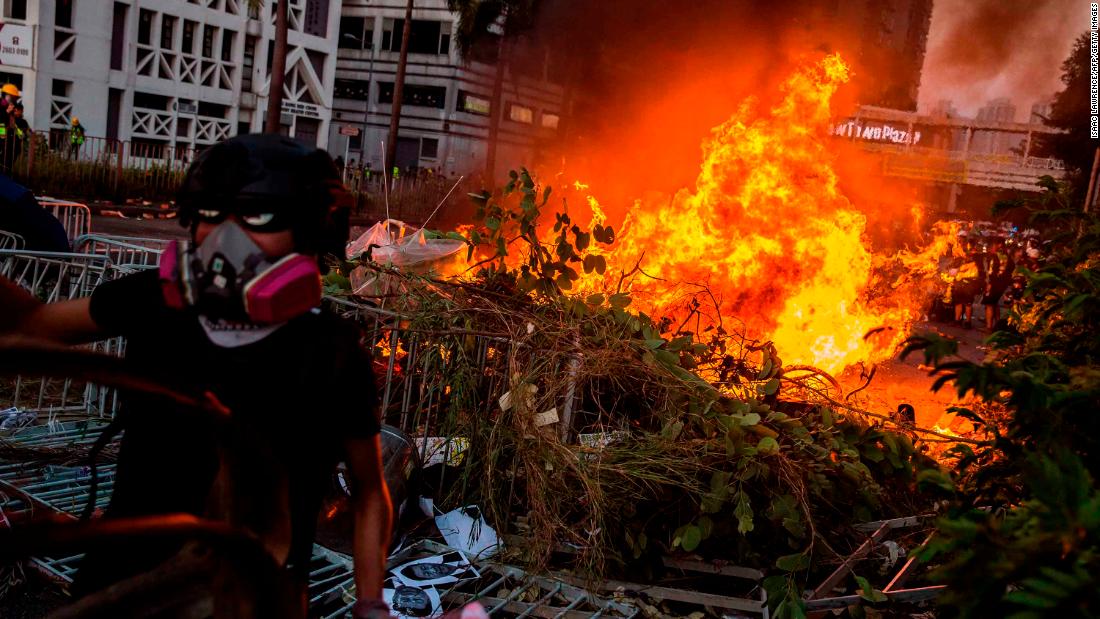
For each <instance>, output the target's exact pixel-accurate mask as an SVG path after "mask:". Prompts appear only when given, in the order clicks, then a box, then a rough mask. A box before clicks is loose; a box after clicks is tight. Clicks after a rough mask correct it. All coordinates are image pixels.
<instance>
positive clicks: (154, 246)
mask: <svg viewBox="0 0 1100 619" xmlns="http://www.w3.org/2000/svg"><path fill="white" fill-rule="evenodd" d="M170 242H171V241H169V240H167V239H154V238H145V237H137V236H116V235H110V234H85V235H83V236H80V237H78V238H77V239H76V240H74V241H73V251H75V252H78V253H82V254H94V255H100V256H106V257H108V258H109V259H110V260H111V262H112V263H113V264H114V265H115V266H116V267H117V268H119V269H121V270H123V271H140V270H144V269H151V268H154V267H156V266H157V263H158V262H159V261H160V255H161V253H162V252H163V251H164V249H165V248H166V247H168V244H169V243H170Z"/></svg>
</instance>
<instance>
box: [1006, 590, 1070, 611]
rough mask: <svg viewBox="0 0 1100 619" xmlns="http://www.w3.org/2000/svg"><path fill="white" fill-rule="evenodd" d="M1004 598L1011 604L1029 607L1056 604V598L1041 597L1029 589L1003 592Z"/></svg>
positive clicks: (1048, 607)
mask: <svg viewBox="0 0 1100 619" xmlns="http://www.w3.org/2000/svg"><path fill="white" fill-rule="evenodd" d="M1004 600H1005V601H1006V602H1010V603H1012V604H1019V605H1021V606H1027V607H1030V608H1042V609H1050V608H1054V607H1056V606H1058V600H1052V599H1050V598H1048V597H1043V596H1041V595H1039V594H1037V593H1033V592H1031V591H1024V590H1018V591H1010V592H1008V593H1007V594H1005V597H1004Z"/></svg>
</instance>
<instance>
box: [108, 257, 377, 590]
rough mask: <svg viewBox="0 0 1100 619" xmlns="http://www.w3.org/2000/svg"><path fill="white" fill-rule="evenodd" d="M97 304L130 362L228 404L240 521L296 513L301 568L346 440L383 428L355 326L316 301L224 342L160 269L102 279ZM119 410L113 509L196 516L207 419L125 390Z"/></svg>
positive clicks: (207, 459) (209, 455)
mask: <svg viewBox="0 0 1100 619" xmlns="http://www.w3.org/2000/svg"><path fill="white" fill-rule="evenodd" d="M91 314H92V319H93V320H94V321H95V322H96V324H98V325H99V326H100V327H101V328H103V329H105V330H106V331H108V332H110V333H111V334H112V335H116V334H117V335H123V336H125V337H126V351H125V355H126V358H127V360H128V361H130V362H134V363H136V364H139V365H140V366H141V367H143V368H148V369H150V370H152V371H154V372H155V373H156V374H158V375H159V376H162V377H163V378H164V379H165V380H166V381H169V382H170V384H176V385H181V384H182V385H188V386H190V387H192V388H193V389H196V390H200V391H210V392H212V393H213V394H214V395H215V396H217V398H218V400H219V401H220V402H221V403H222V404H224V405H226V406H227V407H228V408H229V409H230V411H231V413H232V414H231V418H232V421H231V422H230V423H229V424H227V427H228V436H229V437H230V441H231V444H233V445H235V446H236V447H237V450H236V451H235V452H234V454H235V456H236V458H235V460H236V461H237V462H238V464H239V465H240V468H239V469H238V471H237V472H238V474H239V475H240V476H241V479H238V480H237V482H238V483H239V484H240V485H239V486H238V487H239V488H243V489H245V490H246V491H247V492H248V493H249V499H250V502H251V503H252V504H253V505H255V510H254V513H251V514H245V516H244V522H241V523H239V524H243V525H245V526H248V527H250V528H253V529H254V530H256V529H258V528H263V527H270V526H274V525H273V524H272V523H274V522H276V520H275V519H276V518H279V517H282V518H285V517H287V516H289V518H290V525H291V531H292V537H291V540H292V543H291V552H290V557H289V562H290V563H291V564H293V565H295V566H296V567H299V568H302V569H304V568H306V567H307V566H308V562H309V558H310V553H311V546H312V542H313V534H314V527H315V524H316V519H317V514H318V511H319V509H320V506H321V502H322V499H323V495H324V493H325V492H326V490H327V489H328V488H329V487H331V476H332V472H333V468H334V466H335V464H336V463H337V462H339V461H340V460H341V459H342V458H343V455H344V445H343V443H344V441H345V440H346V439H349V438H370V437H373V436H374V435H376V434H377V433H378V432H379V421H378V413H377V408H378V407H377V398H376V389H375V384H374V374H373V371H372V368H371V360H370V357H369V356H368V354H367V353H366V352H365V351H364V350H363V348H362V347H361V346H360V344H359V338H360V332H359V329H358V328H357V327H356V326H355V325H354V324H353V323H350V322H347V321H345V320H343V319H341V318H339V317H336V316H333V315H331V314H328V313H325V312H323V311H321V312H316V313H309V314H305V315H302V316H299V317H297V318H295V319H293V320H291V321H290V322H288V323H286V324H285V325H283V326H282V327H280V328H279V329H277V330H276V331H274V332H273V333H270V334H269V335H267V336H266V337H264V338H263V339H261V340H259V341H257V342H254V343H251V344H247V345H244V346H238V347H234V348H223V347H219V346H217V345H215V344H213V343H212V342H211V341H210V339H209V337H208V336H207V334H206V331H205V330H204V329H203V327H202V325H200V323H199V318H198V316H197V315H196V314H194V313H193V312H191V311H181V310H174V309H171V308H169V307H167V306H166V305H165V303H164V301H163V297H162V294H161V290H160V282H159V278H158V274H157V272H156V271H145V272H142V273H138V274H135V275H130V276H127V277H124V278H121V279H118V280H115V281H112V282H107V283H104V284H102V285H100V286H99V287H98V288H97V289H96V290H95V292H94V293H93V295H92V299H91ZM120 414H123V415H125V425H124V430H125V433H124V435H123V438H122V445H121V448H120V451H119V461H118V469H117V472H116V477H115V487H114V494H113V496H112V500H111V504H110V506H109V507H108V510H107V515H108V516H133V515H141V514H154V513H167V512H181V511H182V512H190V513H193V514H196V515H201V514H202V512H203V510H204V507H205V505H206V499H207V496H208V493H209V489H210V487H211V483H212V481H213V479H214V476H215V474H216V472H217V449H216V444H215V439H214V432H213V426H212V424H211V423H210V422H209V421H208V420H204V419H202V418H201V415H199V414H197V413H195V412H191V411H185V410H179V409H175V408H173V407H172V406H171V405H170V404H166V403H164V402H162V401H159V400H152V399H149V398H147V397H142V396H137V395H131V396H130V397H127V398H126V399H124V400H123V404H122V411H121V413H120ZM280 479H285V480H287V482H288V484H287V487H288V490H289V505H287V504H286V502H285V501H277V500H276V498H275V497H277V496H279V495H278V493H277V492H275V491H274V488H276V487H278V482H279V480H280ZM265 497H266V498H265ZM280 503H281V504H280ZM283 522H284V523H285V520H284V521H283Z"/></svg>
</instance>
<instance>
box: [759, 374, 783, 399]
mask: <svg viewBox="0 0 1100 619" xmlns="http://www.w3.org/2000/svg"><path fill="white" fill-rule="evenodd" d="M760 391H761V393H763V394H764V395H775V392H776V391H779V379H778V378H773V379H771V380H769V381H768V382H766V383H764V385H763V386H762V387H761V388H760Z"/></svg>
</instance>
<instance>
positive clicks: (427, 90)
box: [378, 82, 447, 109]
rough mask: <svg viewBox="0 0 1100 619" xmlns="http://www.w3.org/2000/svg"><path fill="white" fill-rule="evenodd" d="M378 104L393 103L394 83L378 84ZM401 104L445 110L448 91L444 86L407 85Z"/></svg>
mask: <svg viewBox="0 0 1100 619" xmlns="http://www.w3.org/2000/svg"><path fill="white" fill-rule="evenodd" d="M378 102H379V103H393V82H379V83H378ZM401 104H402V105H417V106H420V107H434V108H439V109H443V108H444V107H446V105H447V89H446V88H445V87H443V86H418V85H416V84H405V90H404V91H403V92H402V95H401Z"/></svg>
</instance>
